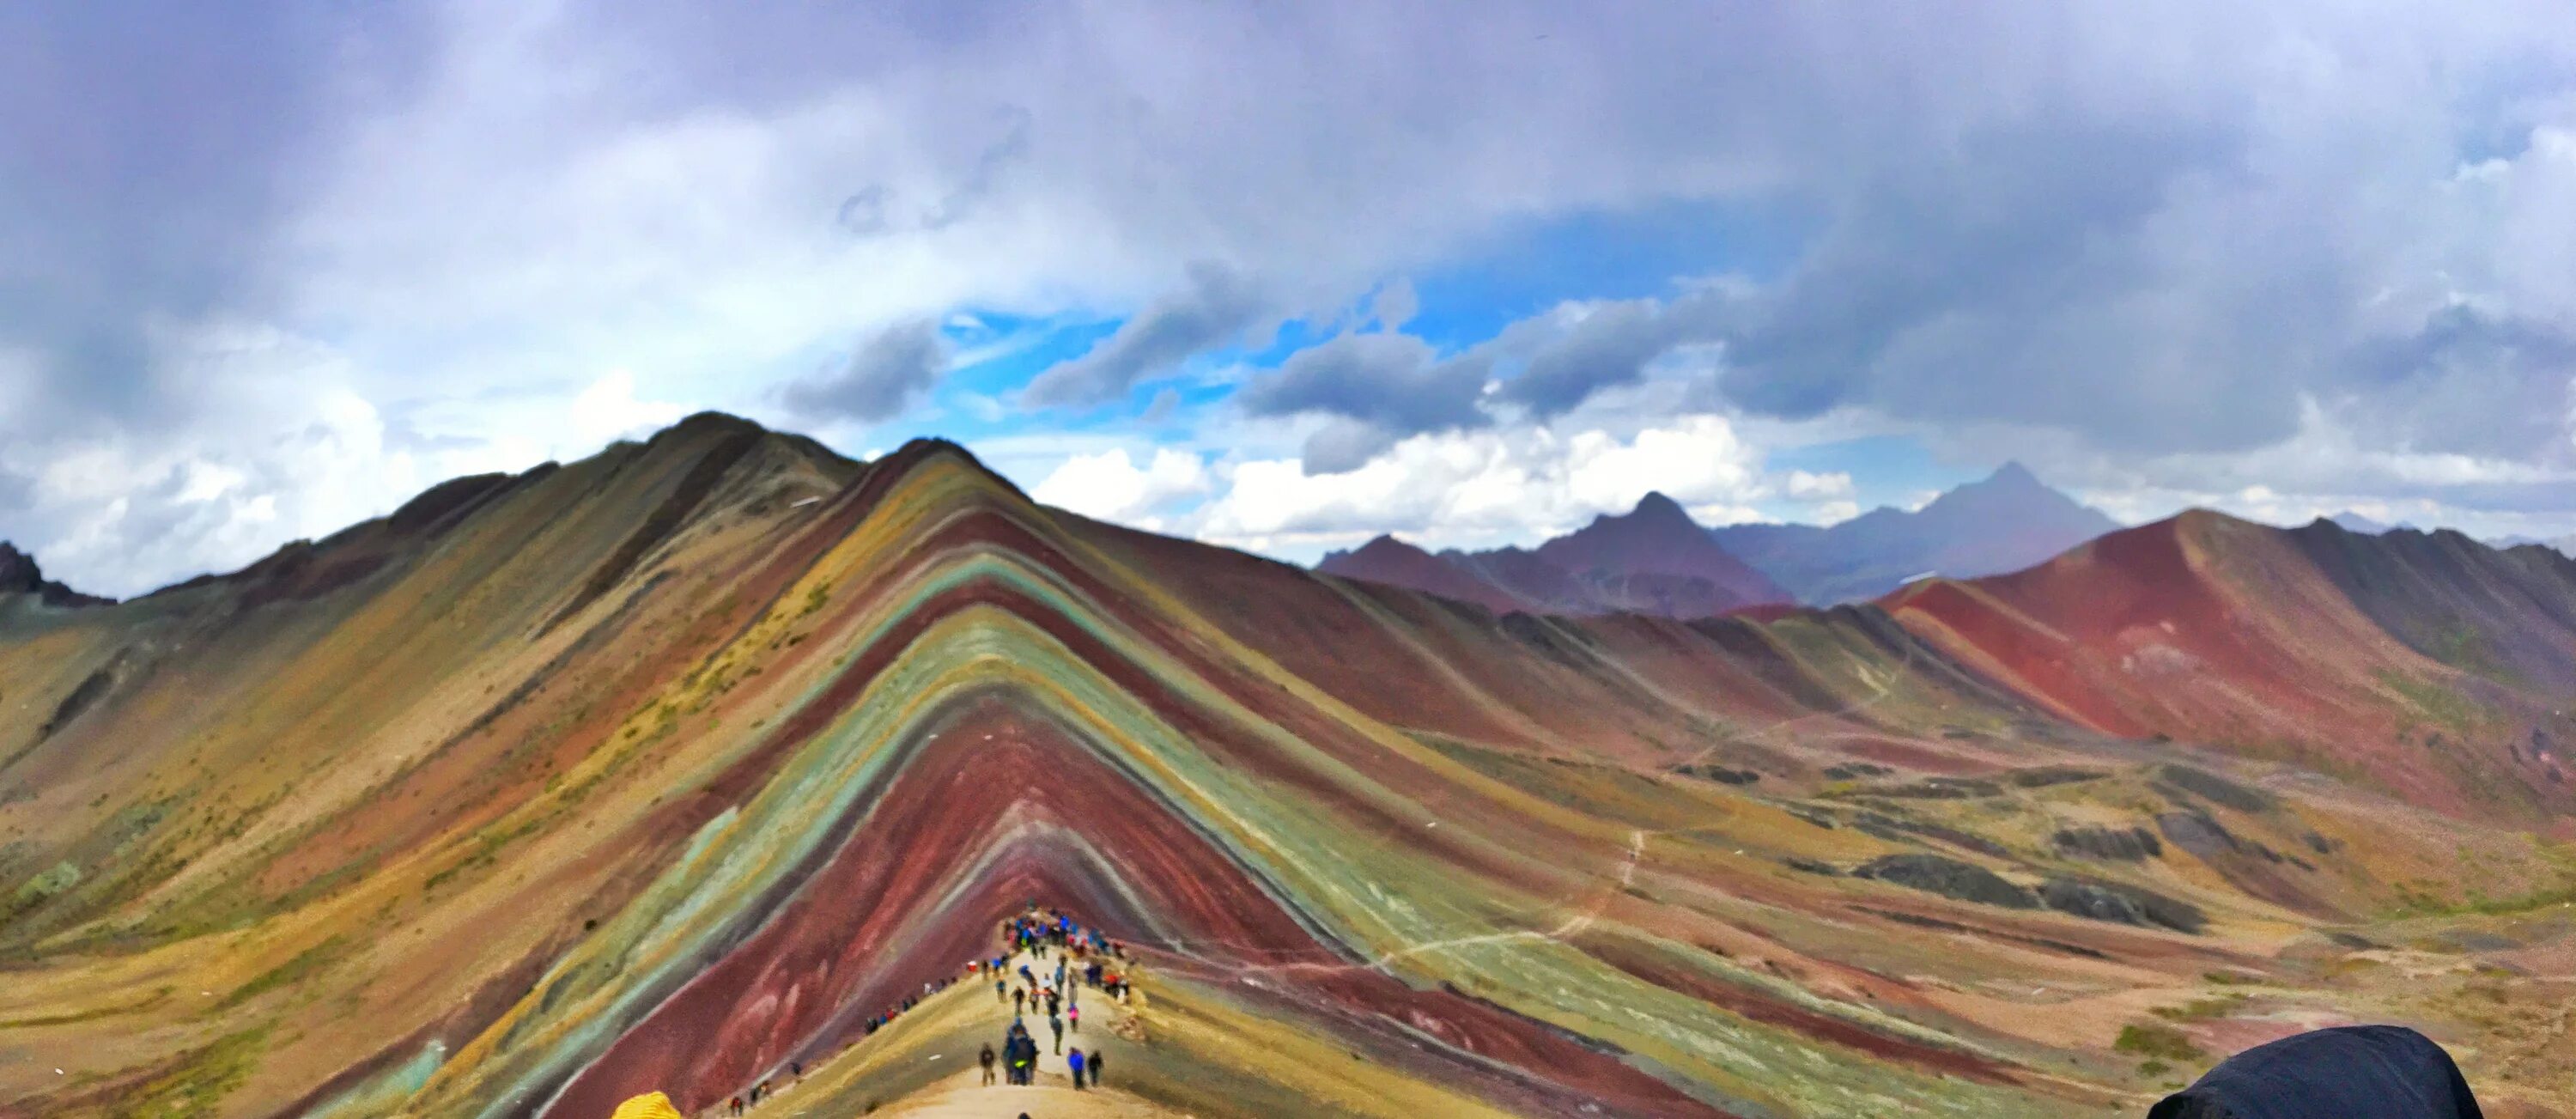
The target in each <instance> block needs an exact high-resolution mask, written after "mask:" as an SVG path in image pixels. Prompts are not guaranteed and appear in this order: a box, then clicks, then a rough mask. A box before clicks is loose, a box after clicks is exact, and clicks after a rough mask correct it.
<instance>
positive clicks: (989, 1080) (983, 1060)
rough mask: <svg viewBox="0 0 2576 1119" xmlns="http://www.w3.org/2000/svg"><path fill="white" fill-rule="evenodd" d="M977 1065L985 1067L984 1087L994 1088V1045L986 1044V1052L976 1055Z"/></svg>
mask: <svg viewBox="0 0 2576 1119" xmlns="http://www.w3.org/2000/svg"><path fill="white" fill-rule="evenodd" d="M975 1063H976V1064H979V1065H982V1066H984V1086H985V1087H987V1088H989V1087H992V1086H993V1043H992V1042H989V1041H987V1042H985V1043H984V1051H983V1052H981V1053H978V1054H976V1055H975Z"/></svg>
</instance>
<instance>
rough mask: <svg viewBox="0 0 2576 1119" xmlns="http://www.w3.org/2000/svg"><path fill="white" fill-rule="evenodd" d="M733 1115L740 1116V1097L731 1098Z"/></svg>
mask: <svg viewBox="0 0 2576 1119" xmlns="http://www.w3.org/2000/svg"><path fill="white" fill-rule="evenodd" d="M733 1113H734V1114H736V1115H740V1114H742V1097H741V1096H735V1097H734V1098H733Z"/></svg>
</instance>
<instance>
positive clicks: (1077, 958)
mask: <svg viewBox="0 0 2576 1119" xmlns="http://www.w3.org/2000/svg"><path fill="white" fill-rule="evenodd" d="M1001 939H1002V951H1001V953H1000V954H999V955H996V956H994V957H993V958H992V959H990V960H983V961H978V962H977V963H976V964H973V965H969V970H970V971H972V970H975V969H977V968H981V969H983V970H984V972H985V973H986V974H989V975H991V976H992V977H993V1000H994V1001H995V1002H1006V1003H1009V1004H1010V1006H1011V1025H1010V1028H1008V1029H1007V1030H1004V1031H1003V1033H1002V1048H1001V1051H1000V1052H999V1053H996V1052H995V1051H994V1049H993V1047H992V1046H991V1045H989V1044H988V1045H986V1046H984V1049H983V1052H981V1053H978V1054H977V1055H976V1061H977V1062H978V1063H980V1064H981V1065H982V1066H983V1070H984V1083H986V1084H991V1083H993V1082H994V1081H993V1066H994V1065H996V1064H999V1065H1001V1066H1002V1071H1003V1074H1004V1075H1005V1076H1006V1077H1007V1078H1008V1079H1009V1082H1010V1083H1012V1084H1015V1085H1027V1084H1033V1083H1035V1082H1036V1077H1037V1066H1038V1039H1037V1037H1036V1035H1035V1034H1033V1033H1032V1032H1031V1031H1030V1029H1029V1026H1028V1015H1030V1014H1031V1013H1034V1012H1036V1011H1038V1010H1044V1011H1046V1024H1047V1033H1048V1034H1049V1035H1050V1047H1051V1049H1052V1051H1053V1052H1054V1053H1055V1054H1056V1055H1057V1056H1060V1057H1063V1058H1064V1067H1065V1071H1066V1072H1067V1073H1069V1074H1071V1076H1072V1078H1073V1086H1074V1087H1075V1088H1091V1087H1096V1086H1098V1085H1099V1083H1100V1076H1101V1073H1102V1071H1103V1063H1102V1056H1103V1054H1102V1053H1101V1052H1100V1051H1099V1049H1098V1048H1097V1047H1095V1048H1094V1049H1093V1050H1092V1051H1091V1052H1089V1053H1084V1052H1083V1051H1082V1046H1081V1044H1080V1043H1079V1039H1077V1041H1076V1044H1075V1045H1074V1046H1073V1047H1072V1048H1071V1049H1070V1050H1068V1049H1067V1048H1066V1047H1065V1044H1064V1035H1065V1034H1067V1033H1075V1034H1079V1033H1080V1032H1082V991H1083V990H1084V989H1085V988H1089V989H1091V990H1095V991H1099V992H1100V993H1101V994H1102V995H1103V996H1105V997H1108V998H1113V999H1117V1000H1118V1001H1119V1002H1121V1003H1125V1002H1127V1001H1128V998H1129V995H1130V987H1129V983H1130V982H1131V980H1130V978H1129V969H1128V966H1127V946H1126V945H1123V944H1120V943H1118V942H1117V941H1114V940H1111V939H1109V938H1108V937H1105V936H1102V935H1101V934H1100V932H1099V930H1096V929H1086V928H1084V927H1082V926H1081V925H1080V924H1078V923H1076V922H1075V921H1074V919H1073V918H1072V917H1071V916H1069V915H1067V914H1066V913H1064V912H1063V911H1062V910H1056V909H1043V910H1042V909H1036V908H1031V909H1030V910H1029V911H1028V912H1026V913H1023V914H1021V915H1019V916H1017V917H1013V918H1011V919H1009V920H1006V921H1003V922H1002V928H1001ZM1023 954H1025V955H1026V956H1027V957H1028V959H1026V960H1023V961H1022V962H1021V963H1020V964H1019V965H1018V966H1017V967H1016V968H1014V967H1013V966H1012V964H1011V960H1012V959H1013V958H1014V957H1016V956H1019V955H1023ZM1015 976H1016V977H1017V978H1018V980H1019V982H1018V983H1016V984H1015V983H1013V982H1012V981H1011V980H1012V979H1013V978H1014V977H1015Z"/></svg>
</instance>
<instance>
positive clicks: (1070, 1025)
mask: <svg viewBox="0 0 2576 1119" xmlns="http://www.w3.org/2000/svg"><path fill="white" fill-rule="evenodd" d="M1064 1021H1065V1027H1066V1028H1067V1029H1070V1030H1072V1031H1073V1032H1075V1033H1081V1032H1082V1006H1081V1004H1079V1003H1077V1004H1075V1005H1073V1006H1068V1007H1066V1008H1065V1010H1064Z"/></svg>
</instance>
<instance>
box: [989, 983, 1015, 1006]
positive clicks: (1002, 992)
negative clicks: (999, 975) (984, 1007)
mask: <svg viewBox="0 0 2576 1119" xmlns="http://www.w3.org/2000/svg"><path fill="white" fill-rule="evenodd" d="M993 1001H994V1002H1009V1001H1011V981H1010V980H1008V979H996V980H994V981H993Z"/></svg>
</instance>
